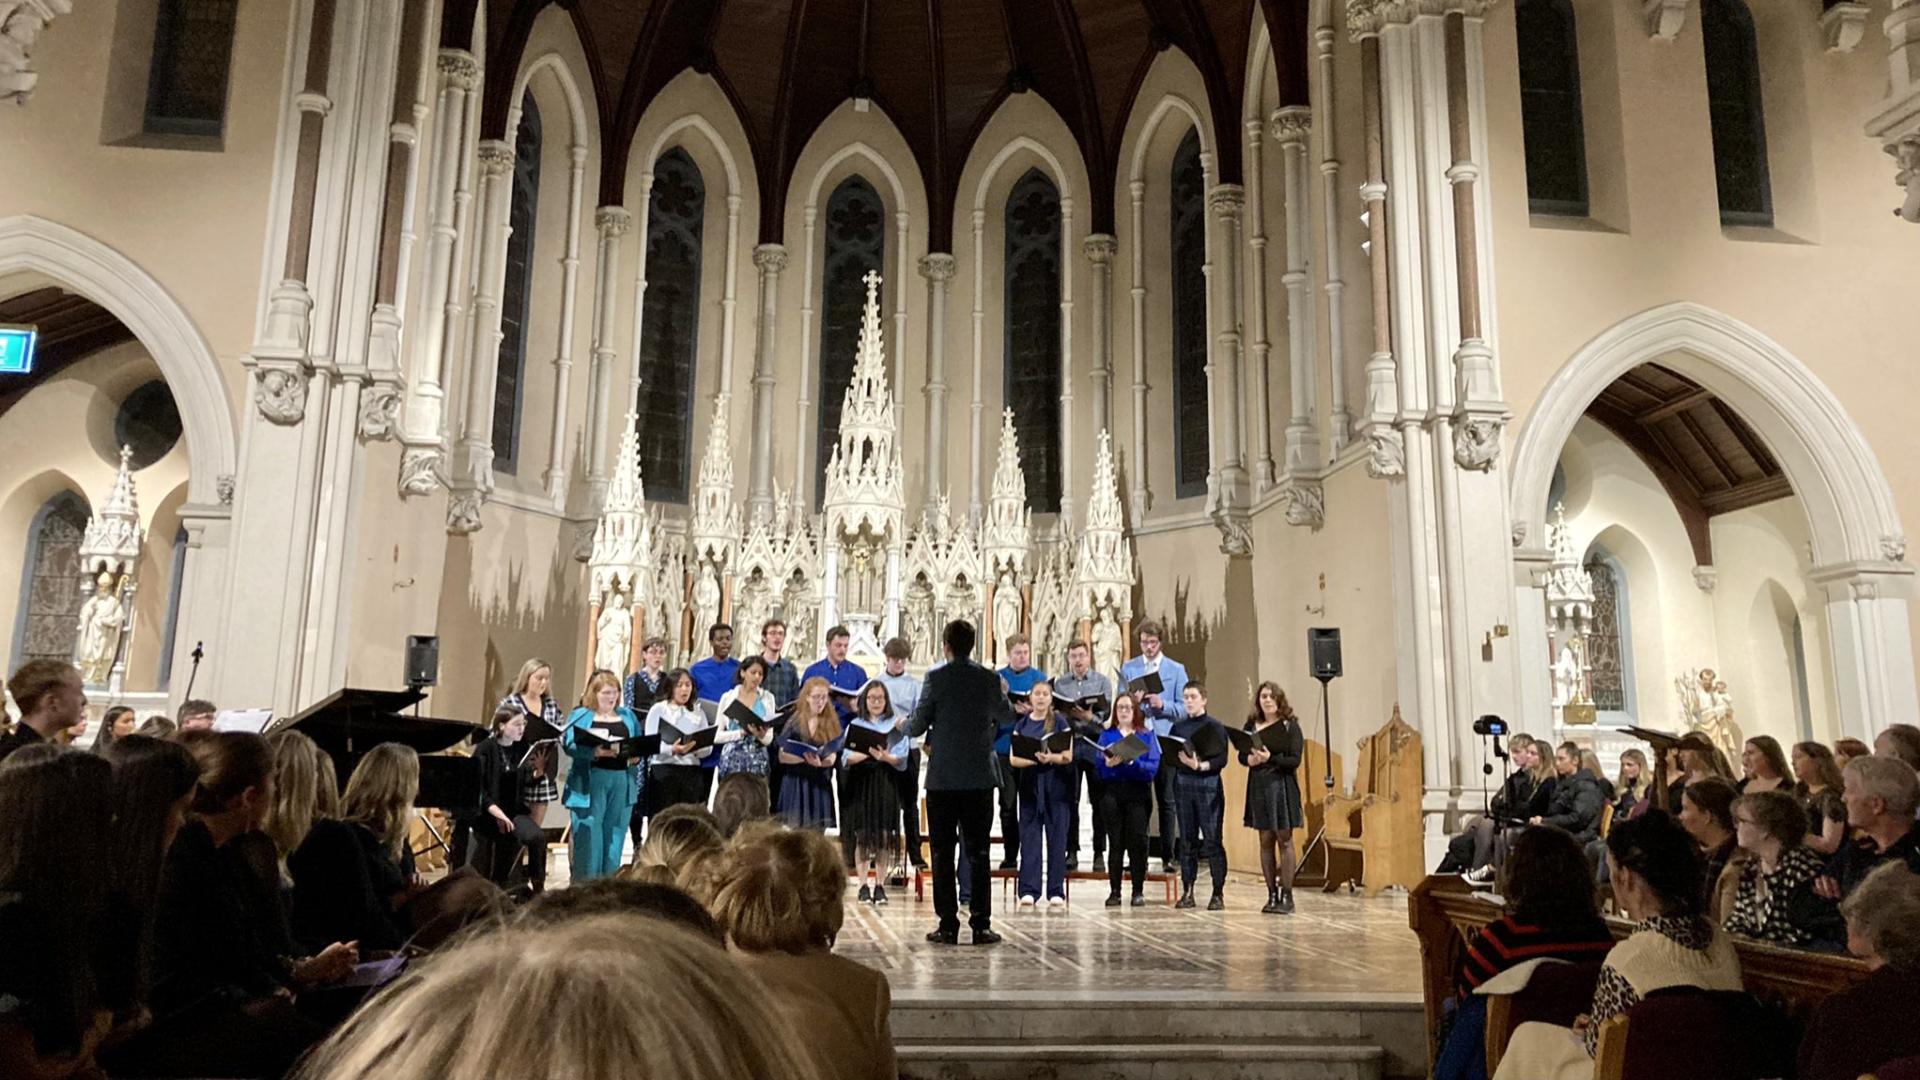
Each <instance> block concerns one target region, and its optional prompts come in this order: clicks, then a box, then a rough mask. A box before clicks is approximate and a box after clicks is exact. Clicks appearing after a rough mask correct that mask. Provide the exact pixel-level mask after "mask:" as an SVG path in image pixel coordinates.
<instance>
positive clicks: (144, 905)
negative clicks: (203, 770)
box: [103, 735, 200, 1022]
mask: <svg viewBox="0 0 1920 1080" xmlns="http://www.w3.org/2000/svg"><path fill="white" fill-rule="evenodd" d="M105 756H106V759H107V763H108V764H109V765H111V766H112V767H113V817H114V828H113V855H112V867H113V893H112V900H111V902H110V912H111V914H110V918H109V921H108V928H107V933H108V940H109V944H108V960H107V963H108V964H109V965H110V968H111V970H110V971H109V972H105V973H103V975H104V976H105V977H106V978H109V979H117V981H118V985H117V986H115V987H112V988H110V990H109V992H108V996H109V1000H111V1001H112V1003H113V1005H114V1007H115V1009H116V1011H117V1012H118V1014H119V1015H117V1016H116V1020H119V1021H123V1022H131V1021H132V1019H133V1018H132V1017H131V1016H129V1015H128V1014H131V1013H134V1012H137V1011H138V1010H139V1009H140V1008H141V1007H142V1005H143V1004H144V1002H145V1001H146V1000H147V995H148V991H149V989H150V986H149V984H150V982H151V979H152V956H151V953H152V946H153V914H154V902H155V900H156V899H157V898H158V897H159V894H160V873H161V867H162V866H163V865H164V864H165V862H166V857H167V849H168V848H169V847H170V846H171V845H172V844H173V838H174V837H175V836H176V835H178V834H179V832H180V827H181V826H182V825H184V824H185V823H186V820H187V809H188V807H189V806H190V805H191V803H192V801H193V791H194V785H195V784H197V783H198V782H199V780H200V764H199V762H196V761H195V760H194V759H193V755H192V754H189V753H187V750H186V748H185V747H183V746H180V745H179V744H177V743H173V742H168V741H167V740H165V739H152V738H148V737H147V736H145V735H127V736H124V737H122V738H120V739H116V740H115V741H114V743H113V746H112V747H110V748H109V749H108V751H107V753H106V755H105Z"/></svg>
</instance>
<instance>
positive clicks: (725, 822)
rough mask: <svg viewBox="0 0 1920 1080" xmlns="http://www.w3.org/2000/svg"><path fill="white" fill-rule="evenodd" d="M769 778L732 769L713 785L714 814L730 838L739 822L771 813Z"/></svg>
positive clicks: (722, 833) (756, 818) (723, 832)
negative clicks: (734, 771)
mask: <svg viewBox="0 0 1920 1080" xmlns="http://www.w3.org/2000/svg"><path fill="white" fill-rule="evenodd" d="M768 790H769V789H768V787H767V778H766V777H764V776H757V775H755V774H753V773H732V774H730V775H728V776H723V777H721V778H720V782H719V783H718V784H715V785H714V788H713V817H714V821H715V822H716V823H717V824H718V825H719V826H720V833H721V835H723V836H726V837H729V838H731V837H732V836H733V834H734V833H736V832H739V831H740V826H742V825H745V824H746V823H747V822H749V821H759V820H761V819H763V818H765V817H766V816H767V815H768V813H769V810H768Z"/></svg>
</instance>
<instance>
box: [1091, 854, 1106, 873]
mask: <svg viewBox="0 0 1920 1080" xmlns="http://www.w3.org/2000/svg"><path fill="white" fill-rule="evenodd" d="M1093 872H1094V873H1096V874H1104V873H1106V872H1107V860H1106V857H1105V856H1102V855H1095V856H1094V857H1093Z"/></svg>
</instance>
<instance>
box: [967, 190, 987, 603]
mask: <svg viewBox="0 0 1920 1080" xmlns="http://www.w3.org/2000/svg"><path fill="white" fill-rule="evenodd" d="M986 234H987V215H986V211H984V210H975V211H974V212H973V398H972V400H971V401H970V402H968V405H967V408H968V410H969V416H968V428H969V433H968V438H967V461H968V462H969V468H970V469H971V476H970V477H969V482H968V485H967V491H968V498H967V520H968V521H969V522H971V523H972V524H974V525H978V524H980V514H981V511H982V510H983V509H984V504H983V503H982V502H981V501H980V470H981V462H982V459H981V456H980V455H981V452H982V450H981V447H982V441H981V429H980V424H981V413H982V410H983V409H984V408H985V405H984V403H983V402H982V400H981V396H980V395H981V380H982V374H981V372H982V370H983V367H984V365H985V363H986V361H985V358H984V357H982V356H981V349H982V342H981V338H980V335H981V332H982V330H983V329H984V328H985V325H986V320H987V309H986V307H985V306H984V302H985V296H984V294H985V292H986V288H987V277H986V260H985V259H984V258H982V257H981V256H982V253H983V252H984V251H985V246H984V245H985V244H986ZM992 617H993V616H992V611H991V609H989V610H988V612H987V615H986V618H988V619H991V618H992ZM988 625H992V624H991V623H989V624H988Z"/></svg>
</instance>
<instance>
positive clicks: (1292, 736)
mask: <svg viewBox="0 0 1920 1080" xmlns="http://www.w3.org/2000/svg"><path fill="white" fill-rule="evenodd" d="M1253 701H1254V705H1253V712H1252V713H1250V714H1248V716H1247V723H1246V730H1248V731H1251V732H1254V733H1256V734H1258V735H1260V737H1261V740H1262V745H1260V746H1257V747H1256V748H1255V749H1254V750H1253V752H1252V753H1247V752H1245V751H1241V752H1240V764H1242V765H1245V766H1246V767H1247V812H1246V820H1245V824H1246V826H1247V828H1249V829H1254V830H1256V831H1258V832H1259V834H1260V873H1261V874H1262V875H1263V876H1264V877H1265V878H1266V879H1267V904H1266V906H1265V907H1263V908H1261V909H1260V910H1261V911H1262V912H1264V913H1266V914H1268V915H1274V914H1279V915H1291V914H1292V913H1293V871H1294V859H1293V830H1295V829H1298V828H1300V827H1301V826H1302V825H1304V824H1305V823H1306V818H1305V816H1304V815H1303V814H1302V812H1301V809H1300V777H1299V775H1298V773H1299V771H1300V758H1301V757H1302V756H1303V755H1304V754H1305V752H1306V739H1305V737H1304V736H1303V735H1302V734H1301V732H1300V721H1299V719H1298V718H1297V717H1295V716H1294V715H1293V707H1292V706H1291V705H1288V704H1287V694H1286V691H1284V690H1282V689H1280V687H1279V685H1278V684H1277V683H1272V682H1263V683H1261V684H1260V689H1259V690H1258V691H1256V692H1255V693H1254V695H1253ZM1275 724H1278V725H1280V731H1279V734H1278V737H1277V738H1276V737H1275V736H1273V735H1270V734H1268V733H1267V729H1269V728H1271V727H1273V726H1274V725H1275Z"/></svg>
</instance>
